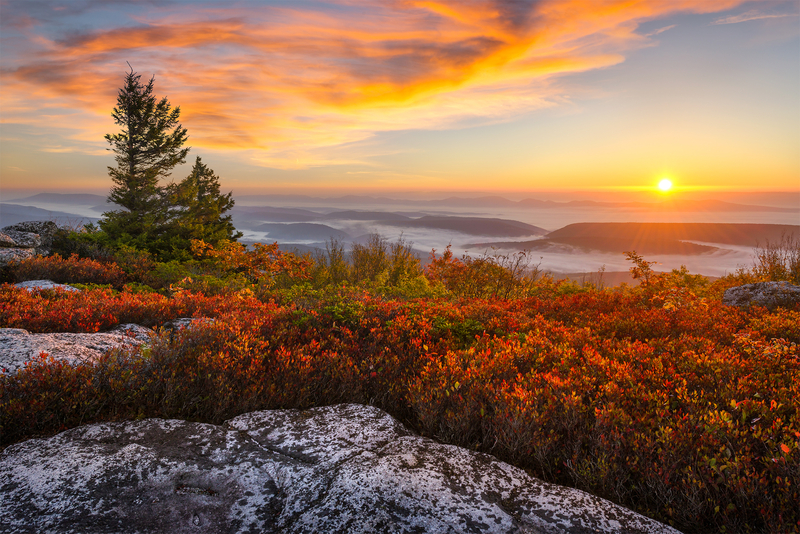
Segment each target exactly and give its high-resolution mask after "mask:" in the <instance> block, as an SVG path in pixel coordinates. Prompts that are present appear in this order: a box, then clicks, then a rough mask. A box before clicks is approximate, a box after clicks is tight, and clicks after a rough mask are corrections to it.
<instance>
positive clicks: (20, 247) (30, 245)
mask: <svg viewBox="0 0 800 534" xmlns="http://www.w3.org/2000/svg"><path fill="white" fill-rule="evenodd" d="M58 229H59V227H58V225H57V224H56V223H54V222H53V221H27V222H21V223H18V224H12V225H11V226H6V227H5V228H3V229H2V230H0V267H3V266H6V265H8V264H9V263H10V262H12V261H21V260H24V259H26V258H29V257H32V256H35V255H37V254H42V255H47V254H49V253H50V248H51V247H52V246H53V237H54V236H55V234H56V232H57V231H58Z"/></svg>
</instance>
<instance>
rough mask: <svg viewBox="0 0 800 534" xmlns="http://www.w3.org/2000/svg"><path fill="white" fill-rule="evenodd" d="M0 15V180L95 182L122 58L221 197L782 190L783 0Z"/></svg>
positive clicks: (0, 7)
mask: <svg viewBox="0 0 800 534" xmlns="http://www.w3.org/2000/svg"><path fill="white" fill-rule="evenodd" d="M0 29H2V34H1V35H0V194H2V197H3V198H11V197H14V196H15V195H17V196H18V194H20V193H23V192H25V193H28V192H36V191H58V192H99V193H105V192H107V191H108V189H109V188H110V186H111V181H110V178H109V176H108V169H107V167H108V166H109V165H114V160H113V155H112V153H111V152H109V151H108V150H107V148H108V144H107V142H106V141H105V140H104V135H105V134H108V133H116V132H118V131H119V127H118V126H116V125H115V124H114V123H113V120H112V118H111V110H112V109H113V107H114V105H115V104H116V96H117V91H118V89H119V87H120V86H121V85H122V82H123V79H124V76H125V74H126V73H127V72H128V71H129V70H130V68H131V67H132V68H133V69H134V71H136V72H137V73H139V74H141V75H142V79H143V80H144V81H146V80H147V79H149V78H150V77H151V76H154V77H155V93H156V95H157V96H158V97H166V98H168V100H169V101H170V103H171V104H172V105H173V106H180V109H181V123H182V125H183V126H184V127H185V128H187V130H188V133H189V141H188V145H189V146H191V148H192V149H191V152H190V154H189V158H188V161H189V163H191V162H193V161H194V158H195V156H200V157H202V158H203V162H204V163H205V164H207V165H208V166H209V167H211V168H212V169H214V170H215V171H216V173H217V174H218V175H219V176H220V177H221V183H222V188H223V190H226V191H227V190H233V191H234V194H235V195H236V194H256V193H266V194H268V193H304V194H337V193H354V192H368V193H375V192H380V193H387V192H417V193H419V192H425V191H437V192H439V191H443V192H444V191H462V192H494V193H500V194H503V193H507V194H509V195H510V194H518V193H519V194H525V193H527V192H537V191H539V192H541V191H597V192H604V193H606V194H608V193H615V192H631V191H634V192H635V191H640V192H641V191H644V192H648V193H649V192H653V194H656V193H655V192H656V191H657V190H656V184H657V183H658V182H659V181H660V180H662V179H664V178H669V179H670V180H671V181H672V183H673V184H674V189H673V190H674V191H678V192H681V191H683V192H690V191H703V192H710V193H714V192H725V191H762V192H763V191H798V190H800V96H798V95H800V4H799V3H798V2H797V1H796V0H791V1H771V0H764V1H757V2H743V1H740V0H713V1H710V0H539V1H527V0H458V1H445V0H334V1H327V0H320V1H314V0H292V1H253V0H243V1H236V0H233V1H227V2H211V1H181V0H141V1H139V0H131V1H123V0H118V1H114V2H106V1H102V0H69V1H66V0H63V1H62V0H0ZM129 64H130V67H129ZM188 171H189V164H187V165H185V166H182V167H179V168H177V169H176V170H175V172H174V173H173V177H172V178H173V179H175V180H180V179H181V178H183V177H184V176H185V175H186V174H188ZM798 198H800V197H798Z"/></svg>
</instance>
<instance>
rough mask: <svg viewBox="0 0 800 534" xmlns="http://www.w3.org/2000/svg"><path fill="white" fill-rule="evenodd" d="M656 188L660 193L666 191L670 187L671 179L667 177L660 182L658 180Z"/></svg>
mask: <svg viewBox="0 0 800 534" xmlns="http://www.w3.org/2000/svg"><path fill="white" fill-rule="evenodd" d="M658 189H659V191H661V192H662V193H667V192H669V191H670V190H671V189H672V180H670V179H669V178H664V179H663V180H661V181H660V182H658Z"/></svg>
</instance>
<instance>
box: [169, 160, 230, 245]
mask: <svg viewBox="0 0 800 534" xmlns="http://www.w3.org/2000/svg"><path fill="white" fill-rule="evenodd" d="M219 187H220V186H219V176H217V175H216V174H215V173H214V171H213V170H211V169H210V168H209V167H208V166H207V165H205V164H204V163H203V162H202V160H201V159H200V157H199V156H198V157H197V159H196V160H195V163H194V167H192V172H191V173H190V174H189V176H187V177H186V178H184V179H183V180H182V181H181V182H180V183H177V184H171V185H170V186H168V187H167V197H168V199H169V203H170V206H171V208H170V214H169V215H170V222H169V224H168V225H167V229H166V231H165V234H164V236H163V238H162V239H161V240H160V243H159V245H158V248H159V249H161V254H160V255H161V256H162V257H171V258H174V259H184V258H183V257H184V256H187V257H188V251H189V250H190V249H191V240H192V239H201V240H203V241H205V242H206V243H208V244H210V245H212V246H214V247H216V246H217V245H219V244H220V243H222V242H224V241H235V240H237V239H238V238H240V237H241V236H242V233H241V232H237V231H236V228H235V227H234V226H233V222H231V216H230V215H225V213H226V212H228V211H229V210H230V209H231V208H233V204H234V200H233V199H232V198H231V195H232V193H228V194H226V195H222V194H220V190H219Z"/></svg>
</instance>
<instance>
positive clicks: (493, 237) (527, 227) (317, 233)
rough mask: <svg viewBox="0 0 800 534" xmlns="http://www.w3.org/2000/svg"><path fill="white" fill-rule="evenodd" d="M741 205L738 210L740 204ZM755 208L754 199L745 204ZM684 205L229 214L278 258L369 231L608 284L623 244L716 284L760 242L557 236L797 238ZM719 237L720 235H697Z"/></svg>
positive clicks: (13, 207) (762, 210) (278, 204)
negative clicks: (670, 226)
mask: <svg viewBox="0 0 800 534" xmlns="http://www.w3.org/2000/svg"><path fill="white" fill-rule="evenodd" d="M739 200H742V201H743V202H746V201H747V198H745V197H742V198H741V199H739ZM757 200H759V198H758V197H754V198H753V200H751V203H752V202H755V201H757ZM526 202H527V203H526ZM686 206H694V207H695V208H697V210H696V211H687V210H686V209H684V208H680V207H679V206H676V205H674V204H669V203H663V202H662V203H660V204H657V203H656V204H654V203H651V204H647V205H644V204H641V203H639V204H636V203H628V205H623V203H619V202H617V203H614V202H613V198H605V197H604V200H603V202H596V201H580V202H570V201H569V200H557V201H550V200H548V201H539V200H533V199H527V200H526V199H522V200H521V201H516V200H508V199H505V198H502V197H497V196H493V197H483V198H474V197H473V198H460V197H449V198H441V199H439V200H436V199H425V200H409V199H390V198H378V197H363V196H360V197H356V196H350V197H340V198H335V199H322V198H313V197H299V196H296V195H295V196H282V197H243V198H237V203H236V205H235V207H234V209H233V211H232V213H231V214H232V216H233V222H234V224H235V226H236V227H237V229H238V230H240V231H242V232H243V234H244V237H243V238H242V239H241V241H242V242H243V243H254V242H262V243H271V242H274V241H277V242H279V244H280V245H281V247H282V248H283V249H285V250H292V249H296V250H298V251H300V252H312V253H314V252H319V251H324V250H325V245H326V241H328V240H329V239H331V238H334V239H336V240H338V241H339V242H341V243H342V244H343V245H344V246H345V247H346V248H349V247H350V246H351V244H352V243H362V244H364V243H366V242H367V240H368V239H369V236H370V235H371V234H375V233H377V234H380V235H381V236H383V237H384V238H386V239H387V240H388V241H389V242H393V241H396V240H398V239H403V240H404V241H405V242H406V243H408V244H411V245H412V246H413V249H414V251H415V252H416V253H417V254H418V256H419V257H420V259H421V260H422V261H423V263H427V262H428V261H429V256H430V253H431V251H432V250H433V249H435V250H436V252H437V254H441V253H442V252H443V251H444V249H445V248H446V247H447V246H448V245H450V246H451V250H452V251H453V252H454V254H455V255H456V256H457V257H460V256H461V255H463V254H469V255H471V256H480V255H482V254H489V255H492V254H512V253H515V252H518V251H520V250H528V256H529V259H530V263H531V265H537V264H538V266H539V269H541V270H545V271H550V272H553V273H590V274H591V273H599V272H601V271H605V273H608V274H606V275H605V277H606V279H607V280H609V279H611V278H614V277H613V276H611V274H610V273H622V275H621V276H622V277H623V278H624V273H627V271H628V269H629V268H630V266H631V265H630V262H628V261H627V260H626V259H625V256H624V254H623V253H622V252H623V250H628V249H629V248H624V247H629V246H630V243H634V244H637V245H638V246H639V247H640V249H637V252H639V253H640V254H642V255H643V256H644V257H645V259H646V260H648V261H655V262H657V264H656V265H655V266H654V269H655V270H659V271H669V270H671V269H677V268H680V267H681V265H685V266H686V267H687V268H688V269H689V271H690V272H692V273H694V274H704V275H707V276H714V277H717V276H724V275H725V274H728V273H732V272H734V271H736V270H737V269H738V268H741V267H750V266H751V265H752V262H753V252H754V243H755V241H754V236H755V238H756V239H757V238H759V237H760V236H759V234H758V232H757V231H755V232H756V233H753V232H751V233H750V235H749V236H748V239H749V241H748V240H744V238H739V237H736V238H730V237H725V238H719V240H721V241H725V242H723V243H719V242H715V241H714V240H710V239H704V238H703V236H702V235H700V237H698V235H697V234H691V233H686V234H680V233H675V234H674V235H672V237H671V238H670V239H671V241H669V242H668V243H666V244H665V243H660V242H659V243H656V244H654V242H653V241H652V240H651V241H649V242H648V241H647V240H645V241H636V240H633V241H631V240H630V239H631V236H626V235H622V234H625V232H620V231H619V230H609V231H607V232H606V233H605V234H603V235H600V236H597V235H592V234H585V235H584V234H581V235H578V234H576V233H575V232H574V231H573V233H572V234H571V235H570V236H568V237H569V238H567V237H563V235H564V231H565V229H566V227H568V226H569V225H573V224H576V223H596V224H595V226H597V227H598V228H612V225H608V226H605V227H604V226H603V225H602V223H713V224H714V225H716V226H715V230H719V229H720V228H722V227H723V226H725V225H726V224H728V225H730V224H731V223H733V224H736V225H742V223H748V224H769V225H792V226H791V227H787V228H790V229H797V230H796V232H797V233H796V235H798V236H800V226H798V221H800V205H795V206H794V208H787V207H786V206H785V205H784V206H783V207H775V206H771V207H770V206H762V207H759V206H753V205H751V204H732V203H720V202H717V201H703V202H701V203H695V204H686ZM114 207H115V206H113V205H112V204H107V203H106V198H105V197H104V196H101V195H90V194H76V195H68V194H63V195H62V194H52V193H51V194H40V195H35V196H32V197H28V198H22V199H16V200H13V201H10V200H4V203H2V204H0V227H2V226H7V225H9V224H15V223H17V222H21V221H22V220H42V219H49V220H57V221H58V222H60V223H62V224H63V223H67V224H70V223H76V222H90V221H96V220H97V218H98V217H100V216H101V215H102V213H103V212H104V211H109V210H111V209H114ZM73 225H74V224H73ZM589 226H591V224H590V225H589ZM642 226H643V225H642ZM678 226H680V227H683V226H688V225H685V224H684V225H681V224H678ZM557 230H558V231H559V232H556V231H557ZM573 230H574V228H573ZM765 231H766V230H765ZM769 231H770V232H772V233H765V234H764V238H765V239H763V240H760V241H761V242H762V243H763V241H765V240H766V238H769V239H771V240H774V238H775V235H777V234H776V233H775V232H779V231H781V228H777V227H773V228H771V229H769ZM792 231H794V230H792ZM550 233H554V235H556V236H557V235H561V236H562V237H561V238H560V241H559V240H557V239H556V238H555V237H548V234H550ZM721 233H722V230H720V231H719V232H717V233H716V234H714V232H709V233H707V234H704V235H721ZM626 239H627V240H628V241H625V240H626ZM634 248H635V247H634ZM676 251H680V252H681V253H675V252H676ZM575 276H578V277H580V276H588V275H580V274H577V275H573V278H574V277H575ZM615 276H616V275H615ZM615 283H618V282H615ZM611 285H613V283H612V284H611Z"/></svg>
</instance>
